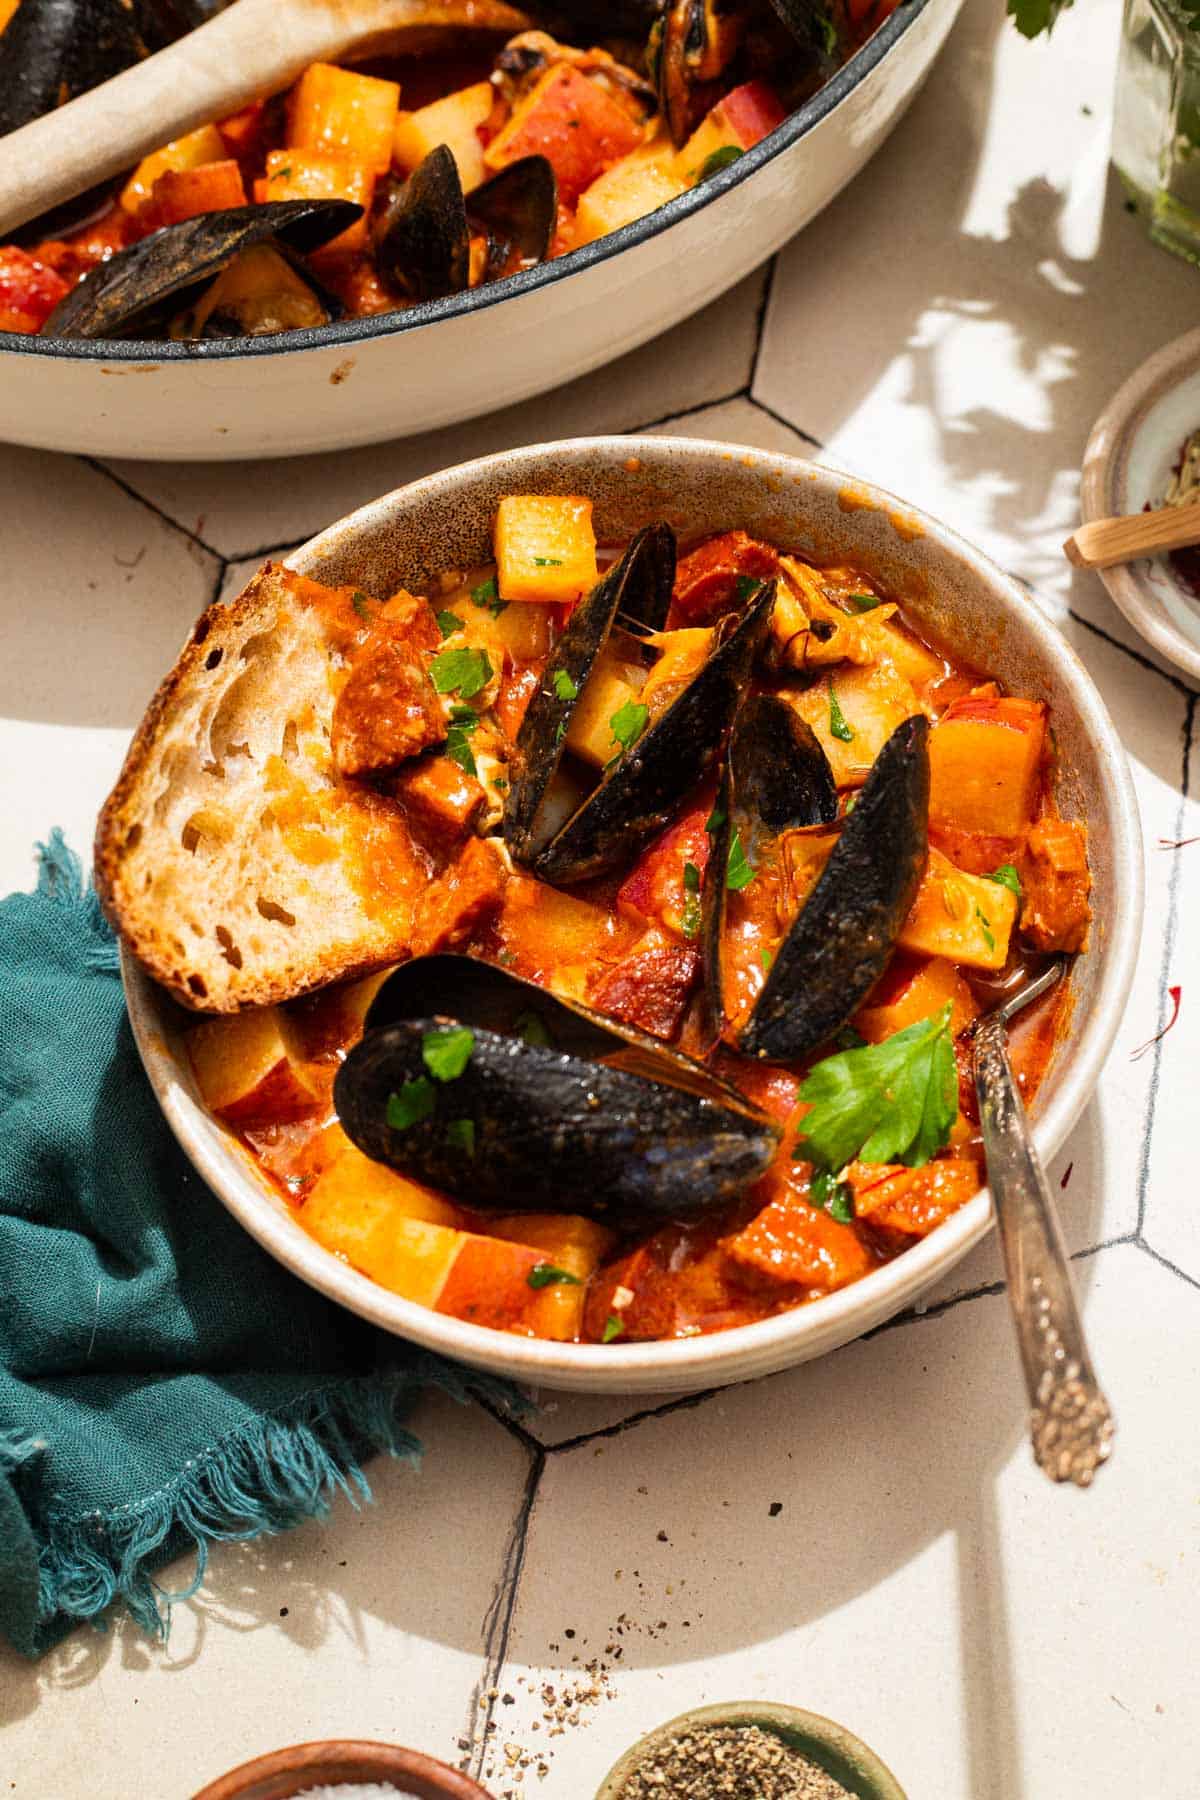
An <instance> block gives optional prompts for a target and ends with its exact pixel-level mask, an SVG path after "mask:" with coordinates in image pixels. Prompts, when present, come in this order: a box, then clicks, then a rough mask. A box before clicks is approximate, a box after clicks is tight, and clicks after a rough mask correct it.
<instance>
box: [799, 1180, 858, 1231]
mask: <svg viewBox="0 0 1200 1800" xmlns="http://www.w3.org/2000/svg"><path fill="white" fill-rule="evenodd" d="M808 1197H809V1199H810V1200H811V1201H812V1203H813V1205H814V1206H819V1207H820V1208H821V1211H822V1212H827V1213H828V1214H829V1216H830V1218H831V1219H836V1220H837V1222H838V1224H839V1225H849V1223H850V1221H851V1220H852V1219H853V1217H854V1189H853V1188H852V1187H851V1186H850V1183H849V1182H848V1181H839V1180H838V1178H837V1176H836V1175H833V1174H831V1173H830V1171H829V1170H828V1169H822V1170H821V1171H820V1173H819V1174H817V1175H814V1176H813V1179H812V1186H811V1187H810V1188H809V1191H808Z"/></svg>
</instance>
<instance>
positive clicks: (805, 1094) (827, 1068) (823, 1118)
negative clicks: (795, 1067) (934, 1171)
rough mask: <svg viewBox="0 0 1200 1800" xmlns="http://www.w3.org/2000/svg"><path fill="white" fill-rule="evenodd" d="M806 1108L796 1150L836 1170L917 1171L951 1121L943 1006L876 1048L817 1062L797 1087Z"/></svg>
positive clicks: (949, 1045) (952, 1069) (953, 1106)
mask: <svg viewBox="0 0 1200 1800" xmlns="http://www.w3.org/2000/svg"><path fill="white" fill-rule="evenodd" d="M797 1098H798V1099H799V1100H801V1101H803V1102H804V1104H805V1105H806V1106H807V1107H809V1108H810V1110H809V1112H808V1113H807V1114H806V1115H805V1117H804V1119H803V1120H802V1122H801V1125H800V1130H799V1134H798V1136H797V1141H796V1153H797V1154H798V1155H800V1156H803V1157H804V1158H806V1159H807V1160H808V1161H810V1162H813V1163H815V1164H816V1165H817V1168H818V1170H829V1171H831V1172H832V1173H834V1174H838V1173H840V1171H841V1170H842V1169H844V1168H845V1167H846V1165H847V1163H851V1162H854V1161H855V1159H856V1158H858V1159H861V1160H862V1161H863V1162H870V1163H896V1162H899V1163H906V1164H907V1165H908V1166H909V1167H910V1168H914V1169H918V1168H921V1167H922V1166H923V1165H924V1164H925V1163H927V1162H928V1161H929V1159H930V1157H931V1156H936V1154H937V1152H938V1151H939V1150H942V1149H944V1148H945V1146H946V1145H947V1143H948V1142H949V1140H950V1131H951V1128H952V1126H953V1124H954V1121H955V1119H956V1118H957V1117H958V1069H957V1066H956V1064H955V1060H954V1038H953V1036H952V1034H951V1031H950V1007H949V1006H948V1005H947V1006H944V1007H943V1008H942V1009H941V1011H940V1012H938V1013H934V1014H933V1015H932V1016H931V1017H930V1018H928V1019H919V1020H918V1021H917V1023H916V1024H915V1025H908V1026H906V1027H905V1028H904V1030H903V1031H896V1032H893V1033H892V1035H891V1036H890V1037H887V1038H885V1039H884V1040H883V1042H882V1043H880V1044H866V1045H864V1046H863V1047H862V1048H861V1049H853V1050H840V1051H838V1052H837V1053H836V1054H835V1055H833V1056H826V1057H824V1058H823V1059H822V1060H821V1061H820V1062H819V1063H817V1064H816V1065H815V1066H814V1067H813V1069H812V1070H811V1071H810V1073H809V1075H808V1077H807V1079H806V1080H805V1081H803V1082H802V1083H801V1085H800V1089H799V1093H798V1095H797Z"/></svg>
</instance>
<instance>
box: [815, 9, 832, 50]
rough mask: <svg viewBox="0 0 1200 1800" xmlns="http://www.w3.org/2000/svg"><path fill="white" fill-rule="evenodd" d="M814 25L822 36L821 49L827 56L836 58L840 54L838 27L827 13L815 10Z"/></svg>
mask: <svg viewBox="0 0 1200 1800" xmlns="http://www.w3.org/2000/svg"><path fill="white" fill-rule="evenodd" d="M812 21H813V24H814V25H815V26H816V28H817V30H818V31H819V32H820V34H821V48H822V49H823V50H824V52H825V54H826V56H836V55H837V52H838V34H837V26H836V25H835V24H834V22H833V20H832V19H831V18H830V16H829V14H828V13H827V12H819V11H817V10H816V9H815V8H814V10H813V15H812Z"/></svg>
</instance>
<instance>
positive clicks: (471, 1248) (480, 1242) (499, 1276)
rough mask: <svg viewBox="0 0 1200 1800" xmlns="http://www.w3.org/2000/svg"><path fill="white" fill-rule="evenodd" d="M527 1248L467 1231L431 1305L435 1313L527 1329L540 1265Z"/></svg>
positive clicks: (498, 1327)
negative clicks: (534, 1274) (533, 1280)
mask: <svg viewBox="0 0 1200 1800" xmlns="http://www.w3.org/2000/svg"><path fill="white" fill-rule="evenodd" d="M543 1260H544V1259H543V1256H542V1252H541V1251H540V1250H535V1249H534V1248H533V1246H532V1245H530V1244H508V1243H505V1242H504V1241H503V1240H502V1239H501V1238H495V1237H487V1236H484V1235H483V1234H482V1233H475V1232H468V1234H467V1235H466V1236H465V1237H464V1239H463V1242H462V1245H461V1247H460V1249H459V1252H458V1255H457V1256H456V1257H455V1259H454V1262H453V1264H452V1266H451V1269H450V1273H449V1275H448V1276H447V1277H446V1282H445V1285H444V1287H443V1288H442V1291H441V1293H440V1294H439V1296H438V1298H437V1301H436V1303H435V1305H436V1310H437V1311H438V1312H440V1313H448V1314H449V1315H450V1316H451V1317H453V1318H455V1319H467V1320H469V1321H470V1322H471V1323H472V1324H473V1325H490V1326H491V1327H492V1328H493V1330H495V1331H510V1330H512V1329H514V1328H519V1329H523V1330H525V1331H528V1330H529V1325H528V1314H529V1311H530V1308H531V1305H532V1303H533V1302H534V1301H535V1300H536V1299H537V1297H538V1296H537V1289H536V1288H532V1287H530V1285H529V1276H530V1274H531V1272H532V1271H533V1270H534V1269H535V1268H536V1267H537V1265H538V1264H539V1263H540V1262H542V1261H543Z"/></svg>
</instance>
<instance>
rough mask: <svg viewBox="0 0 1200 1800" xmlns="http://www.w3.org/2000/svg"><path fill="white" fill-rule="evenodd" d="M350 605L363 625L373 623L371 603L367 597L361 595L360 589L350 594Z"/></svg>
mask: <svg viewBox="0 0 1200 1800" xmlns="http://www.w3.org/2000/svg"><path fill="white" fill-rule="evenodd" d="M350 604H351V606H352V607H353V608H354V610H355V612H356V613H357V614H358V616H359V618H360V619H361V620H362V622H363V624H364V625H370V624H373V623H374V619H375V614H374V613H373V612H372V611H371V602H370V601H369V600H368V599H367V596H366V595H365V594H364V593H363V591H362V589H361V588H356V589H355V590H354V592H353V594H351V596H350Z"/></svg>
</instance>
